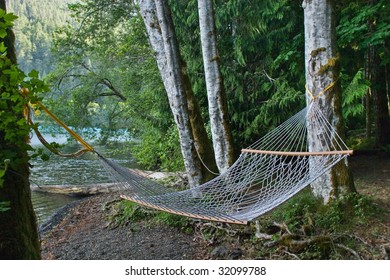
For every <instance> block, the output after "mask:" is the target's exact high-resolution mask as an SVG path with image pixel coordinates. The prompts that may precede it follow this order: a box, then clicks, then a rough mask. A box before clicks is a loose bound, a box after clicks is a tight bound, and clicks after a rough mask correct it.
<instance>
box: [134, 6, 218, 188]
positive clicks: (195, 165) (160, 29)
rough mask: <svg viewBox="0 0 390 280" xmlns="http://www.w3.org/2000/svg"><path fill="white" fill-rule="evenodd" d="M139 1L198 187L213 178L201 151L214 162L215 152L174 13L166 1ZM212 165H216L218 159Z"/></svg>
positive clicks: (188, 167)
mask: <svg viewBox="0 0 390 280" xmlns="http://www.w3.org/2000/svg"><path fill="white" fill-rule="evenodd" d="M138 4H139V7H140V13H141V16H142V17H143V20H144V23H145V26H146V30H147V33H148V37H149V41H150V44H151V46H152V48H153V50H154V52H155V57H156V61H157V66H158V68H159V71H160V75H161V78H162V81H163V83H164V87H165V90H166V92H167V94H168V99H169V104H170V107H171V111H172V113H173V117H174V120H175V123H176V125H177V128H178V131H179V138H180V145H181V151H182V155H183V159H184V165H185V168H186V171H187V173H188V177H189V184H190V187H194V186H196V185H199V184H201V183H203V182H205V181H207V180H208V179H210V178H211V177H210V173H209V172H207V171H206V169H205V166H203V165H202V163H201V161H200V159H199V157H198V153H199V155H200V156H201V157H202V159H203V160H204V161H205V163H210V162H209V159H210V157H212V154H213V153H212V150H211V145H210V144H208V143H207V141H208V139H207V136H206V135H207V134H206V130H205V129H204V126H203V121H202V118H201V116H200V112H199V108H198V105H197V103H196V101H195V99H194V96H193V92H192V88H191V85H190V84H189V83H190V82H189V78H188V76H187V74H186V73H185V64H184V62H183V61H182V59H181V56H180V51H179V47H178V42H177V38H176V34H175V31H174V28H173V22H172V18H171V14H170V11H169V8H168V7H167V5H166V3H165V1H163V0H155V1H154V0H140V1H139V2H138ZM199 124H200V125H201V126H203V128H202V127H199ZM208 146H210V148H208ZM197 149H198V150H197ZM197 151H198V152H197ZM210 166H211V167H212V166H215V162H214V165H213V164H212V163H211V164H210Z"/></svg>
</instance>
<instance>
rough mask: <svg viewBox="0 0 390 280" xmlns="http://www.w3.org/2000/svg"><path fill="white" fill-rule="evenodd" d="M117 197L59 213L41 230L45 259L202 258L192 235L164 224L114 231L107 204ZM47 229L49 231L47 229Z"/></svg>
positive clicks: (82, 203) (83, 203)
mask: <svg viewBox="0 0 390 280" xmlns="http://www.w3.org/2000/svg"><path fill="white" fill-rule="evenodd" d="M116 198H117V197H116V196H114V195H113V194H112V195H98V196H93V197H90V198H87V199H85V200H82V201H80V202H77V203H75V204H73V205H70V206H68V207H66V208H65V209H62V210H61V211H59V213H58V215H55V216H54V217H53V219H52V220H51V221H50V222H49V223H48V224H46V225H44V226H43V227H42V229H41V247H42V258H43V259H67V260H96V259H99V260H104V259H110V260H120V259H126V260H131V259H135V260H143V259H150V260H152V259H157V260H164V259H170V260H175V259H177V260H181V259H198V258H199V257H198V255H199V250H198V249H197V247H198V246H197V244H196V242H195V241H194V240H193V236H192V235H187V234H185V233H182V232H180V231H179V230H177V229H175V228H171V227H168V226H164V225H149V224H148V225H146V224H144V223H142V222H139V223H137V224H133V225H128V226H120V227H116V228H111V227H109V226H108V225H109V224H108V220H107V218H106V213H104V212H103V210H102V208H103V207H102V206H103V205H104V203H106V202H109V201H110V200H113V199H116ZM43 228H45V229H44V230H43Z"/></svg>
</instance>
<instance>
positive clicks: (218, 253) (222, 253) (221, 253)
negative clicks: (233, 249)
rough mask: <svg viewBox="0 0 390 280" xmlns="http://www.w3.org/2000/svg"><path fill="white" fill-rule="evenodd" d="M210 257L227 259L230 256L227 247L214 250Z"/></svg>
mask: <svg viewBox="0 0 390 280" xmlns="http://www.w3.org/2000/svg"><path fill="white" fill-rule="evenodd" d="M210 255H211V257H212V258H214V259H225V258H226V257H227V256H228V255H229V250H228V249H227V248H226V247H225V246H218V247H215V248H214V250H213V251H212V252H211V254H210Z"/></svg>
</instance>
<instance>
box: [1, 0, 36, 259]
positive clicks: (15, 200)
mask: <svg viewBox="0 0 390 280" xmlns="http://www.w3.org/2000/svg"><path fill="white" fill-rule="evenodd" d="M0 9H3V10H6V5H5V0H0ZM0 43H4V45H5V47H7V57H8V58H9V59H10V60H11V61H12V63H13V64H16V54H15V48H14V34H13V32H12V30H8V32H7V36H6V37H5V38H0ZM3 86H4V85H0V95H1V93H2V91H3V90H4V88H3ZM5 86H6V85H5ZM11 90H12V89H11ZM7 91H8V92H10V89H7ZM11 92H12V93H11V94H19V93H18V91H17V89H15V90H14V91H11ZM4 100H5V101H6V100H7V99H4ZM6 102H8V106H13V105H14V104H13V103H12V101H9V98H8V101H6ZM8 113H11V114H14V112H13V111H11V112H8ZM19 116H20V120H23V118H24V117H23V112H22V111H21V112H20V115H19ZM0 121H1V120H0ZM5 134H6V131H2V130H0V143H1V145H0V154H2V155H4V154H6V153H8V154H10V153H11V151H12V153H14V154H15V155H14V156H13V157H12V156H11V155H12V153H11V155H10V156H11V157H12V158H11V159H10V166H9V167H8V169H7V170H6V173H5V176H4V177H3V178H2V179H3V180H4V181H3V185H2V186H0V202H5V201H8V202H10V207H9V208H10V209H9V210H7V211H5V212H0V259H40V257H41V254H40V245H39V240H38V230H37V223H36V217H35V213H34V209H33V205H32V202H31V191H30V183H29V180H28V178H29V175H30V171H29V164H28V159H29V157H28V154H27V150H26V147H20V146H19V145H18V144H15V143H12V142H10V141H9V140H7V139H6V138H5ZM27 138H28V135H27V134H26V135H25V139H26V140H27ZM5 159H6V158H1V161H4V160H5ZM1 163H2V164H3V162H1Z"/></svg>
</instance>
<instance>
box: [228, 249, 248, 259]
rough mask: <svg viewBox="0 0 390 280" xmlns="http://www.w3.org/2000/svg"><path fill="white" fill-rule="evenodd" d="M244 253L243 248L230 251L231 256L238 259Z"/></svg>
mask: <svg viewBox="0 0 390 280" xmlns="http://www.w3.org/2000/svg"><path fill="white" fill-rule="evenodd" d="M243 254H244V252H243V251H242V249H241V248H235V249H233V250H232V251H231V252H230V255H229V257H230V259H231V260H238V259H239V258H241V257H242V255H243Z"/></svg>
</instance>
